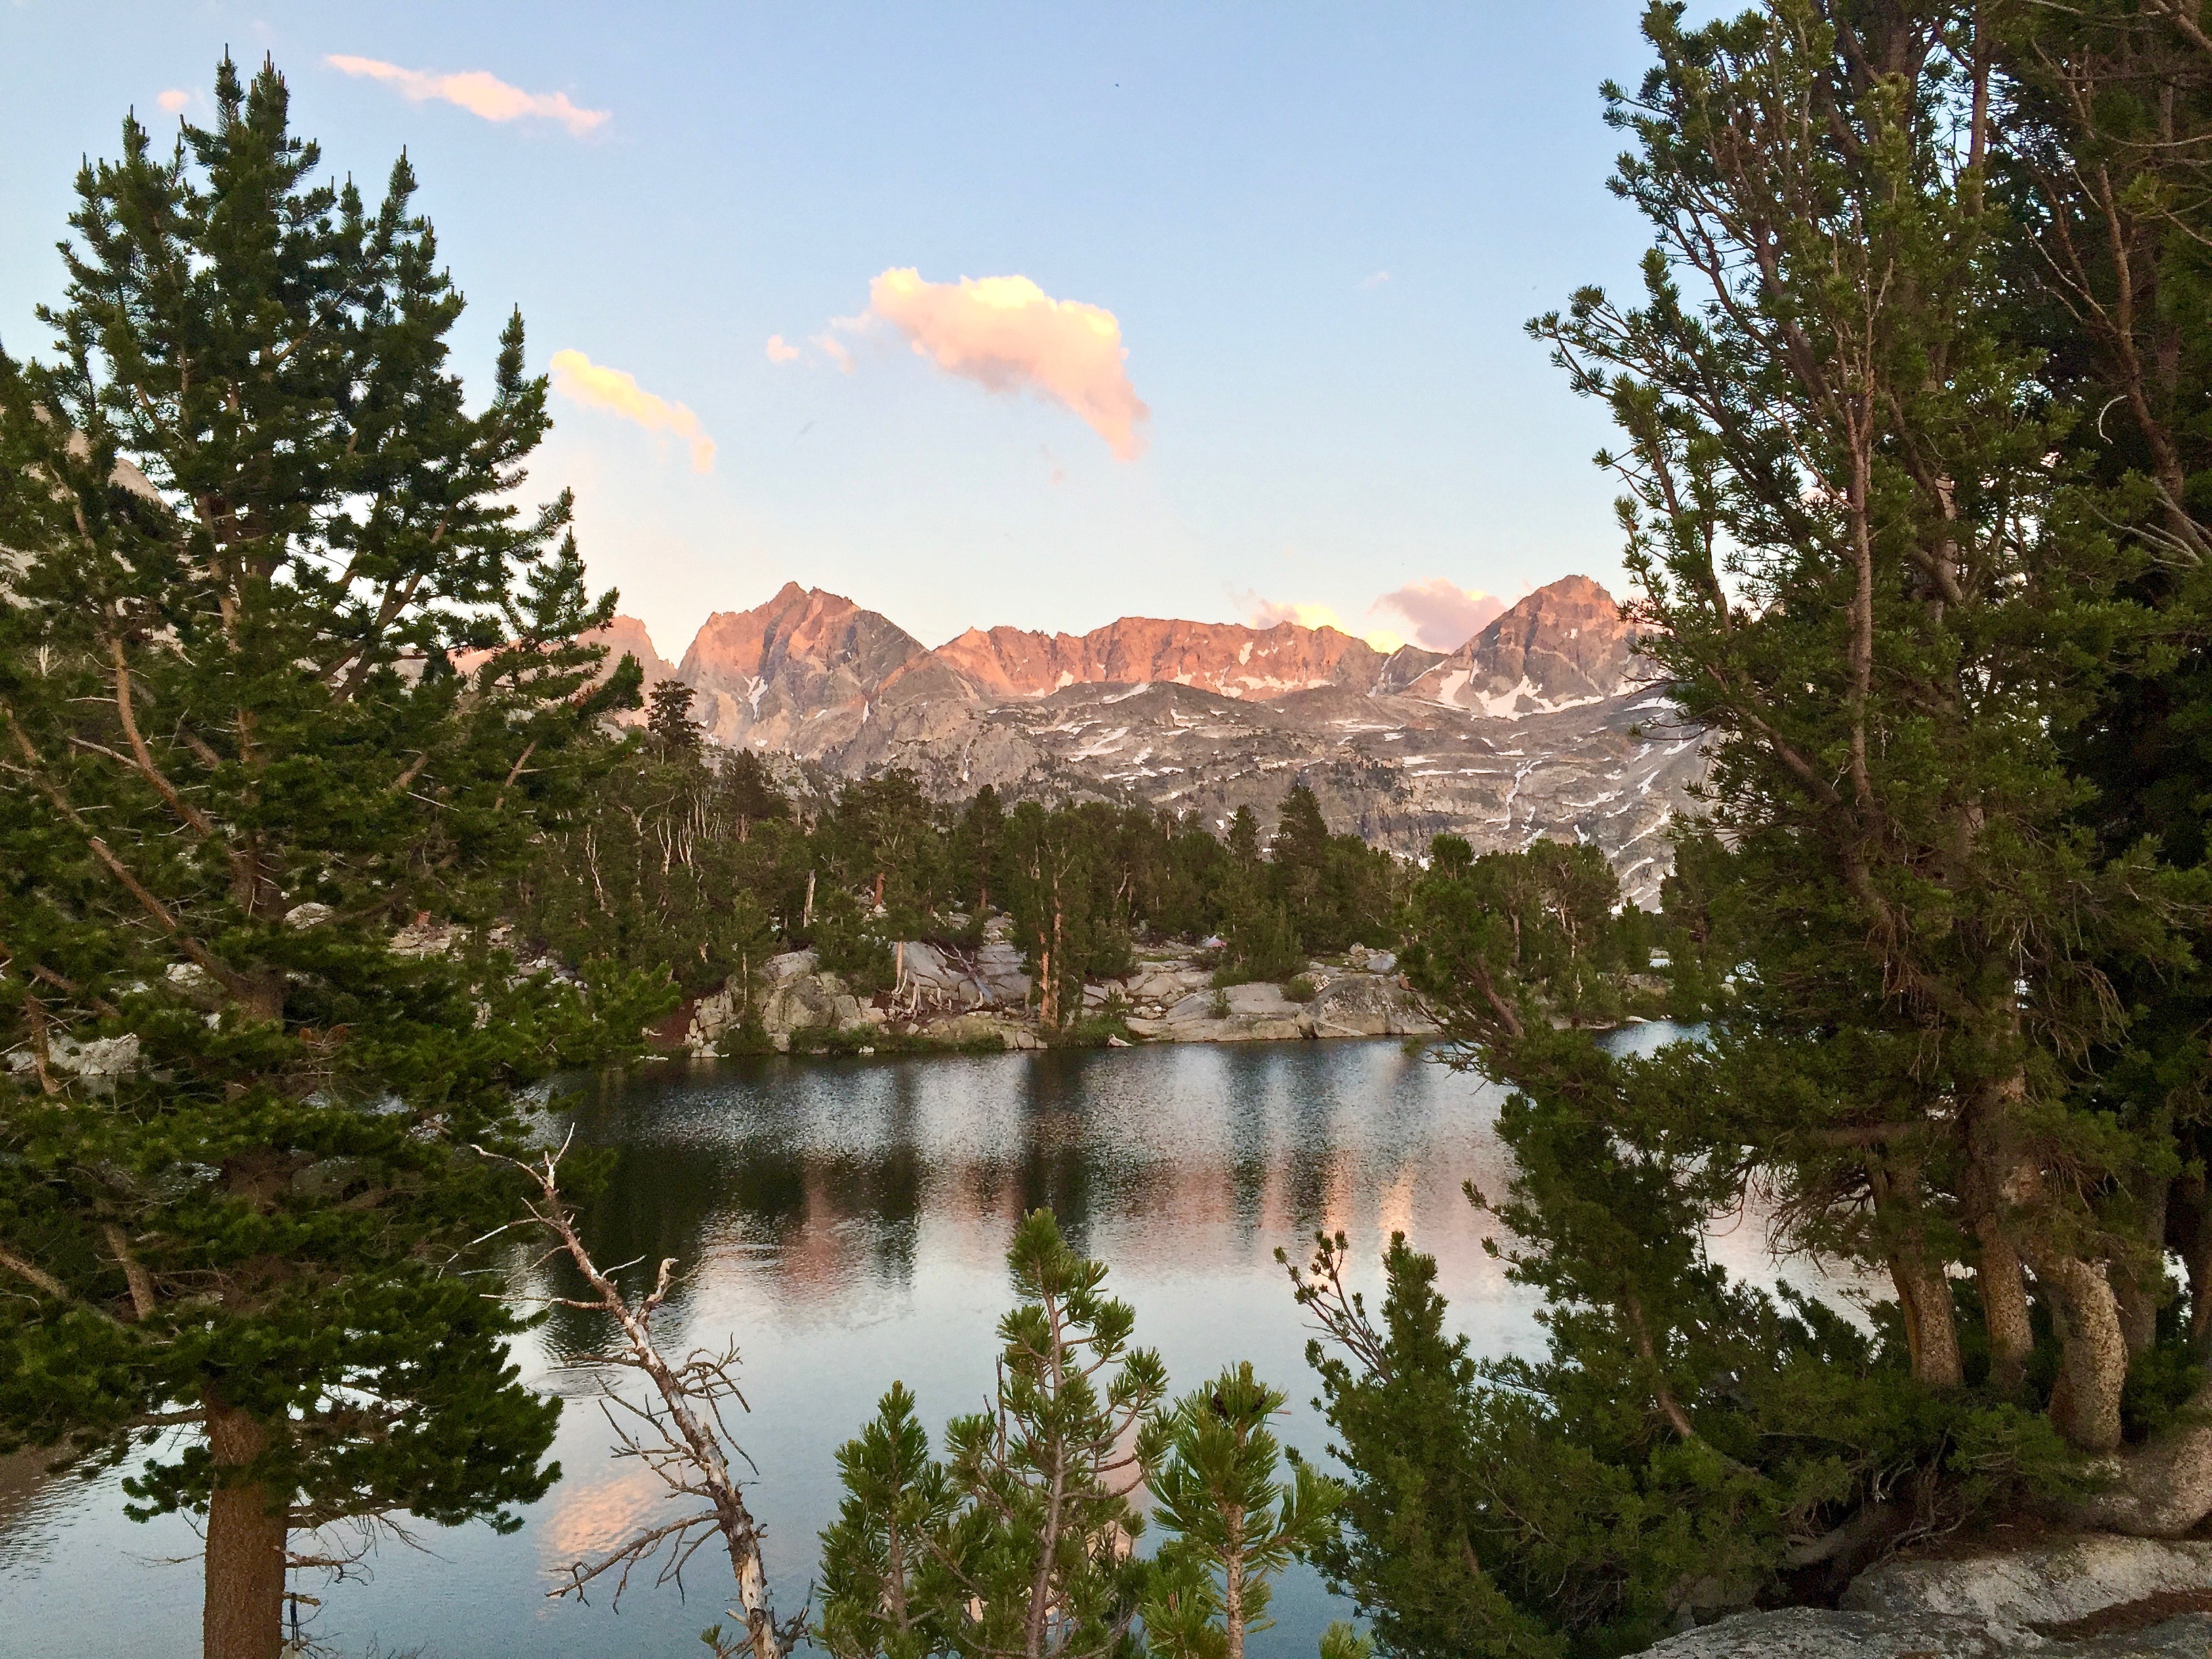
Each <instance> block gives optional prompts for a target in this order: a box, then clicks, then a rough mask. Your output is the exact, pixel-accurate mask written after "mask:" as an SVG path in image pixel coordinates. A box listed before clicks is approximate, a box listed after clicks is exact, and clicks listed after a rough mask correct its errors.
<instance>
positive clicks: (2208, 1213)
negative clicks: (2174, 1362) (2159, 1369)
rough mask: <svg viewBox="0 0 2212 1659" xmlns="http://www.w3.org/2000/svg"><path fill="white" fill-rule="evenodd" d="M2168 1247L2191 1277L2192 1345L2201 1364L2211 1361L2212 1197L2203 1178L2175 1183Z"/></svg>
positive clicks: (2169, 1204)
mask: <svg viewBox="0 0 2212 1659" xmlns="http://www.w3.org/2000/svg"><path fill="white" fill-rule="evenodd" d="M2166 1245H2167V1248H2169V1249H2172V1250H2174V1251H2175V1252H2177V1253H2178V1254H2179V1255H2180V1257H2181V1262H2182V1266H2183V1267H2184V1268H2185V1270H2186V1271H2187V1273H2188V1274H2189V1345H2190V1348H2191V1352H2192V1353H2193V1354H2194V1356H2195V1358H2197V1360H2198V1361H2199V1362H2200V1363H2202V1362H2203V1361H2204V1360H2206V1359H2212V1194H2207V1192H2206V1190H2205V1183H2204V1178H2203V1176H2190V1177H2189V1178H2188V1179H2186V1180H2184V1181H2179V1182H2175V1183H2174V1185H2173V1188H2172V1193H2171V1194H2170V1195H2169V1197H2168V1200H2167V1203H2166Z"/></svg>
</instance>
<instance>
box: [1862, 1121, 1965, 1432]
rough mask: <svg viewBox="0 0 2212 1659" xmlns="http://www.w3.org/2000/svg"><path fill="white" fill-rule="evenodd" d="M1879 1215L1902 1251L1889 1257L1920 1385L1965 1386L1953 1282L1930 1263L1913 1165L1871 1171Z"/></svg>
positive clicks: (1908, 1348)
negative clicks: (1953, 1300) (1953, 1313)
mask: <svg viewBox="0 0 2212 1659" xmlns="http://www.w3.org/2000/svg"><path fill="white" fill-rule="evenodd" d="M1867 1173H1868V1176H1869V1181H1870V1182H1871V1184H1872V1186H1873V1188H1874V1202H1875V1212H1876V1214H1877V1215H1879V1216H1881V1218H1883V1219H1884V1220H1886V1221H1887V1223H1888V1224H1889V1226H1890V1231H1891V1234H1892V1237H1895V1238H1896V1239H1897V1248H1896V1249H1894V1250H1893V1251H1892V1252H1891V1253H1890V1255H1889V1277H1890V1282H1891V1283H1892V1284H1893V1285H1896V1286H1897V1305H1898V1307H1899V1310H1900V1311H1901V1312H1902V1313H1903V1314H1904V1316H1905V1349H1906V1351H1907V1352H1908V1353H1909V1354H1910V1355H1911V1360H1912V1375H1913V1377H1914V1379H1915V1380H1916V1381H1917V1382H1920V1383H1926V1384H1927V1385H1928V1386H1929V1388H1931V1389H1955V1388H1958V1387H1959V1386H1960V1384H1962V1383H1965V1382H1966V1362H1965V1361H1964V1360H1963V1359H1962V1358H1960V1353H1959V1328H1958V1324H1957V1322H1956V1321H1955V1320H1954V1317H1953V1316H1952V1310H1951V1281H1950V1279H1949V1278H1948V1276H1946V1274H1945V1273H1944V1272H1943V1268H1942V1264H1941V1263H1931V1262H1930V1261H1929V1259H1928V1246H1927V1240H1926V1237H1925V1233H1924V1230H1923V1226H1922V1218H1921V1213H1920V1206H1919V1202H1918V1199H1919V1192H1920V1172H1919V1170H1917V1168H1915V1167H1914V1166H1913V1165H1912V1164H1910V1163H1900V1164H1897V1165H1895V1166H1893V1167H1883V1166H1882V1165H1881V1164H1875V1165H1873V1166H1871V1167H1870V1168H1869V1170H1868V1172H1867Z"/></svg>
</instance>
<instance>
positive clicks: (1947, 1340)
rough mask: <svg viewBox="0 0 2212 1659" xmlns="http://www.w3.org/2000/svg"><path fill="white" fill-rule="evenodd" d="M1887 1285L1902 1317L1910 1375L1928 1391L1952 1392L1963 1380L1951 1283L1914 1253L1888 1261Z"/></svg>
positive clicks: (1963, 1362)
mask: <svg viewBox="0 0 2212 1659" xmlns="http://www.w3.org/2000/svg"><path fill="white" fill-rule="evenodd" d="M1889 1278H1890V1282H1891V1283H1892V1284H1893V1285H1896V1286H1897V1304H1898V1306H1899V1309H1900V1310H1903V1312H1904V1315H1905V1348H1906V1350H1907V1351H1908V1352H1910V1353H1911V1357H1912V1376H1913V1380H1914V1381H1915V1382H1917V1383H1925V1384H1927V1385H1928V1386H1929V1388H1931V1389H1955V1388H1957V1387H1959V1386H1960V1384H1961V1383H1964V1382H1965V1381H1966V1362H1965V1361H1964V1360H1963V1359H1962V1358H1960V1354H1959V1328H1958V1326H1957V1324H1956V1323H1955V1322H1954V1320H1953V1318H1952V1315H1951V1281H1950V1280H1949V1279H1948V1278H1946V1277H1945V1276H1944V1275H1943V1274H1942V1273H1941V1272H1940V1271H1937V1270H1935V1269H1932V1268H1930V1267H1929V1265H1928V1263H1927V1261H1925V1260H1923V1259H1921V1258H1920V1256H1919V1253H1918V1252H1917V1250H1916V1251H1906V1252H1900V1253H1899V1254H1898V1255H1893V1256H1892V1257H1890V1259H1889Z"/></svg>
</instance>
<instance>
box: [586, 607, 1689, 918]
mask: <svg viewBox="0 0 2212 1659" xmlns="http://www.w3.org/2000/svg"><path fill="white" fill-rule="evenodd" d="M605 637H606V642H607V643H608V644H609V646H610V647H611V648H612V649H613V650H614V651H616V652H617V653H619V652H621V651H625V650H627V651H629V652H631V653H634V654H636V655H637V657H638V659H639V662H640V664H641V665H642V666H643V667H644V668H645V669H646V678H647V684H651V683H653V681H655V680H658V679H662V678H677V679H680V680H683V681H684V682H685V683H686V684H689V685H690V686H692V687H693V688H694V689H695V690H696V691H697V692H698V694H699V696H698V702H697V703H696V705H695V708H694V713H695V714H696V716H697V718H698V719H699V720H701V722H702V724H703V725H704V726H706V728H707V730H708V732H710V733H711V734H712V735H713V736H714V738H715V739H716V740H717V741H719V742H720V743H723V744H731V745H737V744H744V745H746V746H749V747H753V748H757V749H763V750H775V751H780V752H783V753H787V754H790V755H793V756H794V757H798V758H799V760H801V761H803V762H806V763H811V765H813V766H815V767H817V768H819V769H822V770H823V771H825V772H827V773H829V774H830V775H838V776H862V775H868V774H872V773H875V772H878V771H881V770H883V769H886V768H890V767H903V768H906V769H908V770H911V771H913V772H914V773H915V775H917V776H918V777H919V778H920V780H921V782H922V785H923V787H925V788H926V789H927V790H928V791H929V792H930V793H933V794H934V795H936V796H938V797H939V798H941V799H947V800H957V799H963V798H965V797H967V796H969V795H971V794H973V793H975V791H976V790H977V789H979V788H981V787H982V786H983V785H985V784H990V785H993V786H994V787H996V788H997V789H998V791H999V793H1000V795H1001V796H1002V797H1006V798H1008V799H1020V798H1023V797H1025V796H1037V797H1054V796H1060V795H1066V796H1071V797H1074V798H1078V799H1086V798H1087V799H1113V800H1121V801H1127V802H1133V803H1139V804H1143V805H1150V806H1154V807H1160V808H1165V809H1169V810H1171V811H1179V812H1196V813H1198V814H1200V816H1201V817H1203V818H1206V819H1207V820H1219V821H1220V822H1222V823H1225V822H1226V820H1227V818H1228V817H1229V816H1230V815H1231V813H1233V812H1234V811H1236V810H1237V807H1239V806H1243V805H1249V806H1250V807H1251V808H1252V809H1253V810H1254V811H1255V813H1257V814H1258V815H1259V817H1260V819H1261V823H1262V824H1263V825H1266V824H1268V823H1272V821H1273V817H1274V815H1275V812H1276V811H1277V810H1278V809H1279V805H1280V804H1281V801H1282V798H1283V796H1284V794H1285V793H1286V792H1287V791H1288V790H1289V788H1290V787H1291V784H1292V783H1294V782H1304V783H1305V784H1306V785H1307V786H1308V787H1310V788H1311V789H1312V790H1313V791H1314V793H1315V794H1316V797H1317V798H1318V799H1319V800H1320V802H1321V805H1322V811H1323V813H1324V815H1325V816H1326V817H1328V822H1329V825H1330V827H1331V828H1332V829H1337V830H1356V831H1358V833H1359V834H1361V835H1363V836H1366V837H1367V839H1369V840H1370V841H1371V842H1375V843H1376V844H1377V845H1380V846H1384V847H1388V848H1390V849H1391V850H1393V851H1395V852H1399V853H1405V854H1413V853H1419V852H1420V851H1422V850H1423V849H1425V848H1426V846H1427V844H1428V842H1429V840H1430V838H1431V836H1435V835H1437V834H1438V833H1440V832H1443V831H1449V832H1451V833H1454V834H1457V835H1462V836H1467V837H1468V840H1469V841H1471V842H1474V845H1475V847H1476V848H1478V850H1485V851H1486V850H1491V849H1493V848H1517V847H1522V846H1525V845H1527V844H1528V842H1531V841H1534V840H1535V839H1537V838H1539V837H1541V836H1552V837H1555V838H1559V839H1563V840H1569V841H1574V840H1583V841H1589V842H1594V843H1595V844H1596V845H1597V846H1598V847H1599V848H1601V849H1602V850H1603V851H1604V852H1605V854H1606V855H1607V857H1608V858H1609V859H1610V860H1612V861H1613V866H1614V867H1615V868H1616V869H1617V870H1618V871H1619V872H1620V876H1621V880H1622V884H1623V887H1624V889H1625V890H1626V891H1627V893H1628V894H1629V895H1630V896H1634V897H1637V898H1638V899H1641V900H1642V901H1644V902H1647V903H1649V902H1652V901H1653V900H1654V899H1656V895H1657V891H1658V884H1659V882H1660V879H1661V878H1662V877H1663V875H1664V874H1665V872H1666V870H1667V867H1668V845H1667V842H1666V839H1665V836H1664V834H1663V831H1664V829H1665V825H1666V822H1667V819H1668V815H1669V814H1670V813H1671V812H1672V811H1674V809H1675V808H1677V807H1678V806H1680V805H1683V804H1685V803H1686V799H1687V798H1686V794H1685V793H1684V791H1685V789H1686V786H1688V785H1689V784H1691V783H1692V782H1693V781H1696V779H1697V778H1698V777H1699V775H1701V774H1702V772H1703V762H1702V758H1701V757H1700V754H1699V744H1698V741H1697V738H1696V736H1695V734H1694V733H1692V732H1687V731H1685V730H1683V729H1681V728H1680V726H1679V725H1678V724H1677V723H1676V722H1675V720H1674V714H1673V712H1672V708H1671V705H1670V704H1669V703H1668V701H1667V698H1666V697H1665V696H1664V695H1663V691H1662V690H1661V689H1659V688H1657V687H1656V686H1655V684H1653V683H1652V681H1653V677H1654V674H1655V671H1654V670H1653V669H1652V667H1651V665H1650V663H1649V662H1648V660H1647V659H1644V658H1641V657H1639V656H1638V654H1637V652H1636V641H1635V635H1634V633H1633V630H1632V629H1631V628H1630V626H1629V625H1628V624H1627V623H1625V622H1623V620H1622V619H1621V617H1620V611H1619V609H1618V607H1617V606H1616V605H1615V604H1614V602H1613V599H1612V597H1611V596H1610V595H1609V594H1607V592H1606V591H1605V590H1604V589H1603V588H1602V587H1601V586H1598V584H1596V583H1595V582H1594V581H1591V580H1589V578H1587V577H1583V576H1569V577H1566V578H1565V579H1563V580H1559V581H1557V582H1553V583H1552V584H1551V585H1550V586H1547V587H1542V588H1539V589H1537V590H1536V591H1535V592H1533V593H1530V594H1528V596H1527V597H1526V598H1524V599H1522V600H1521V601H1520V603H1518V604H1517V605H1514V606H1513V607H1512V608H1511V609H1510V610H1509V611H1505V612H1504V614H1503V615H1501V616H1499V617H1497V618H1496V619H1495V620H1494V621H1492V623H1490V624H1489V625H1488V626H1487V627H1486V628H1484V629H1482V630H1481V631H1480V633H1479V634H1477V635H1475V636H1474V638H1473V639H1471V640H1469V641H1467V643H1466V644H1464V645H1463V646H1462V647H1460V648H1459V649H1458V650H1457V651H1455V652H1451V653H1448V654H1446V653H1437V652H1433V651H1424V650H1420V649H1419V648H1417V647H1411V646H1407V647H1402V648H1401V649H1400V650H1398V651H1396V652H1394V653H1390V654H1389V655H1388V656H1385V655H1384V654H1383V653H1380V652H1378V651H1376V649H1375V648H1374V647H1371V646H1370V645H1369V644H1368V643H1367V642H1366V641H1364V640H1361V639H1358V638H1355V637H1353V636H1352V635H1347V634H1345V633H1342V632H1340V630H1338V629H1334V628H1306V627H1303V626H1300V625H1298V624H1296V623H1280V624H1278V625H1277V626H1275V627H1272V628H1250V627H1245V626H1243V625H1241V624H1236V623H1191V622H1174V621H1160V620H1156V619H1153V618H1150V617H1123V618H1121V620H1120V621H1118V622H1115V623H1109V624H1108V625H1107V626H1106V627H1104V628H1100V629H1094V630H1092V631H1091V633H1088V634H1084V635H1070V634H1042V633H1033V632H1030V631H1027V630H1024V629H1013V628H994V629H969V631H968V632H966V633H964V634H963V635H960V636H959V637H958V638H957V639H955V640H952V641H950V642H949V643H947V644H945V645H943V646H940V647H938V648H937V649H935V650H931V649H929V648H928V647H925V646H924V645H923V644H922V643H921V641H919V640H917V639H915V637H914V636H913V635H910V634H908V633H907V632H905V631H904V630H903V629H901V628H899V627H898V626H897V625H896V623H892V622H891V621H890V619H889V618H887V617H883V616H880V615H878V613H876V612H874V611H866V610H863V609H862V608H860V606H859V605H854V603H853V602H852V601H851V600H850V599H844V598H842V597H840V596H839V595H836V594H834V593H825V592H821V591H820V590H818V589H807V588H802V587H800V586H799V585H798V584H797V583H795V582H793V583H787V584H786V585H785V586H784V587H783V588H782V589H781V591H780V592H778V593H776V595H775V597H774V598H773V599H769V601H768V603H767V604H765V605H761V606H759V607H758V608H757V609H755V610H752V611H721V612H717V613H716V614H715V615H714V616H713V617H709V618H708V621H707V623H706V624H705V625H704V626H703V627H702V628H701V629H700V630H699V633H698V635H697V637H696V638H695V639H694V640H693V641H692V642H691V646H690V649H689V650H687V651H686V652H685V653H684V658H683V660H682V661H681V662H680V663H679V664H678V665H676V666H675V667H674V668H673V669H671V668H670V667H669V666H668V665H667V664H666V663H665V662H664V661H662V660H661V659H660V658H659V656H658V654H657V653H653V647H652V643H651V641H650V640H649V639H647V638H646V636H645V632H644V629H643V626H642V624H640V623H636V622H635V620H634V619H632V618H629V617H622V618H618V619H617V622H616V623H615V625H614V626H613V627H612V628H611V629H608V630H607V635H606V636H605ZM648 653H652V654H651V655H650V656H648ZM1217 827H1218V825H1217Z"/></svg>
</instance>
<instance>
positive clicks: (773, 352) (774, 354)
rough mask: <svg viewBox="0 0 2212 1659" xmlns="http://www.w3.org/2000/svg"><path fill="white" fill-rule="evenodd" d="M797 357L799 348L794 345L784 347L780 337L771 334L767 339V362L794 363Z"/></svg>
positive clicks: (779, 335)
mask: <svg viewBox="0 0 2212 1659" xmlns="http://www.w3.org/2000/svg"><path fill="white" fill-rule="evenodd" d="M798 356H799V348H798V347H797V346H795V345H786V344H785V343H783V336H782V335H781V334H771V335H769V337H768V360H769V362H772V363H787V362H793V361H795V360H796V359H797V358H798Z"/></svg>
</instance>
